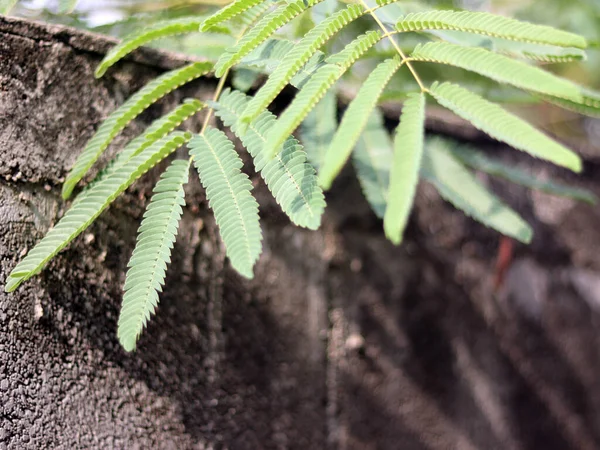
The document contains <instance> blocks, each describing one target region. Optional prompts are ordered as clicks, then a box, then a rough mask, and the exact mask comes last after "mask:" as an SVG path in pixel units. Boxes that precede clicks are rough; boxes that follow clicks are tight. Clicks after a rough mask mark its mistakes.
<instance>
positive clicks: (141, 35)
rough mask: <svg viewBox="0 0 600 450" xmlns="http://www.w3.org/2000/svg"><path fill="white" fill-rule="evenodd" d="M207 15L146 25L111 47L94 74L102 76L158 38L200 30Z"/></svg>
mask: <svg viewBox="0 0 600 450" xmlns="http://www.w3.org/2000/svg"><path fill="white" fill-rule="evenodd" d="M204 18H205V17H203V16H202V17H179V18H177V19H170V20H165V21H162V22H158V23H156V24H153V25H150V26H149V27H144V28H142V29H141V30H139V31H136V32H134V33H131V34H130V35H128V36H125V38H124V39H123V40H122V41H121V42H120V43H119V44H118V45H116V46H114V47H113V48H111V49H110V51H109V52H108V53H107V54H106V56H105V57H104V58H103V59H102V61H101V62H100V64H99V65H98V67H97V68H96V71H95V72H94V75H95V76H96V78H100V77H101V76H102V75H104V74H105V73H106V71H107V70H108V69H109V68H110V67H112V66H113V65H114V64H115V63H117V62H118V61H120V60H121V59H123V58H124V57H125V56H126V55H128V54H129V53H131V52H132V51H134V50H135V49H137V48H139V47H141V46H142V45H145V44H147V43H148V42H151V41H153V40H156V39H161V38H164V37H167V36H173V35H176V34H183V33H192V32H194V31H198V28H199V27H200V25H201V24H202V22H203V21H204Z"/></svg>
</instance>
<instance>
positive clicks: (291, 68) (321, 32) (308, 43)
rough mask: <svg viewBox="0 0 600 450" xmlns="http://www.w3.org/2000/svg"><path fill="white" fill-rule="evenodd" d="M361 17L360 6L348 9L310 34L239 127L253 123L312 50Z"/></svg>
mask: <svg viewBox="0 0 600 450" xmlns="http://www.w3.org/2000/svg"><path fill="white" fill-rule="evenodd" d="M363 14H364V9H363V8H362V7H361V6H359V5H350V6H348V7H347V8H345V9H343V10H341V11H338V12H336V13H335V14H332V15H331V16H329V17H328V18H327V19H325V20H324V21H323V22H321V23H320V24H319V25H317V26H316V27H314V28H313V29H312V30H310V31H309V32H308V33H307V34H306V36H304V38H302V39H301V40H300V41H299V42H298V43H297V45H296V46H295V47H294V48H293V49H292V51H291V52H290V53H289V54H288V55H287V56H286V57H285V58H284V59H283V60H282V61H281V63H280V64H279V65H278V66H277V69H275V71H274V72H273V73H272V74H271V76H270V77H269V79H268V80H267V82H266V83H265V84H264V85H263V87H262V88H261V89H260V90H259V91H258V92H257V93H256V95H255V96H254V97H253V98H252V100H251V101H250V103H248V107H247V108H246V111H244V115H243V116H242V118H241V121H242V123H245V124H248V123H250V122H251V121H252V120H254V119H255V118H256V117H257V116H258V115H259V114H260V113H261V112H262V111H263V110H264V109H265V108H266V107H267V106H268V105H269V104H270V103H271V102H272V101H273V99H274V98H275V97H276V96H277V94H279V92H281V90H282V89H283V88H284V87H285V86H286V84H287V83H288V82H289V81H290V80H291V78H292V77H293V76H294V74H295V73H296V72H298V70H299V69H300V67H302V65H303V64H305V63H306V62H307V61H308V60H309V59H310V57H311V56H312V54H313V53H314V52H315V50H318V49H319V48H320V47H321V46H322V45H323V44H325V42H327V41H328V40H329V39H330V38H331V37H332V36H333V35H334V34H335V33H337V32H338V31H339V30H341V29H342V28H344V27H345V26H347V25H348V24H349V23H350V22H352V21H353V20H355V19H357V18H358V17H360V16H361V15H363Z"/></svg>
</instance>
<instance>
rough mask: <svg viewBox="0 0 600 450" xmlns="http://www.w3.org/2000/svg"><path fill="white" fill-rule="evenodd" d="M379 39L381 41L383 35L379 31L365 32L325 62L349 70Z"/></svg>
mask: <svg viewBox="0 0 600 450" xmlns="http://www.w3.org/2000/svg"><path fill="white" fill-rule="evenodd" d="M381 39H383V33H381V32H380V31H367V32H366V33H365V34H361V35H360V36H359V37H357V38H356V39H354V40H353V41H352V42H350V43H349V44H348V45H346V46H345V47H344V48H343V50H341V51H339V52H338V53H334V54H333V55H330V56H328V57H327V59H326V60H325V61H326V62H327V63H329V64H337V65H338V66H340V67H342V68H344V69H349V68H350V66H352V64H354V63H355V62H356V61H357V60H358V59H359V58H360V57H361V56H363V55H364V54H365V53H366V52H367V51H368V50H369V49H370V48H371V47H373V46H374V45H375V44H377V43H378V42H379V41H380V40H381Z"/></svg>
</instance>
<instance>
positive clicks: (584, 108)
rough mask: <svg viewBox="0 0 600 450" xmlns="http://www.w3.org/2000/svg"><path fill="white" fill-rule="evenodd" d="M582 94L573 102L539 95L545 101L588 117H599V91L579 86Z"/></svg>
mask: <svg viewBox="0 0 600 450" xmlns="http://www.w3.org/2000/svg"><path fill="white" fill-rule="evenodd" d="M580 91H581V94H582V96H583V98H582V100H581V101H579V102H575V101H573V100H568V99H565V98H560V97H552V96H550V95H543V94H542V95H539V97H540V98H542V99H544V100H546V101H547V102H550V103H553V104H555V105H557V106H560V107H561V108H564V109H568V110H569V111H574V112H576V113H579V114H583V115H585V116H589V117H596V118H600V92H594V91H592V90H591V89H586V88H583V87H582V88H580Z"/></svg>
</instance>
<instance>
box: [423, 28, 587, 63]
mask: <svg viewBox="0 0 600 450" xmlns="http://www.w3.org/2000/svg"><path fill="white" fill-rule="evenodd" d="M431 33H432V34H434V35H436V36H437V37H439V38H441V39H443V40H444V41H446V42H451V43H453V44H458V45H462V46H465V47H481V48H485V49H488V50H490V51H493V52H496V53H501V54H503V55H506V56H510V57H512V58H518V59H529V60H533V61H538V62H541V63H561V62H571V61H581V60H585V59H586V54H585V51H583V50H582V49H579V48H574V47H557V46H555V45H547V44H537V43H533V42H523V41H512V40H508V39H502V38H496V37H491V36H485V35H478V34H470V33H463V32H460V31H452V30H434V31H431Z"/></svg>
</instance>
